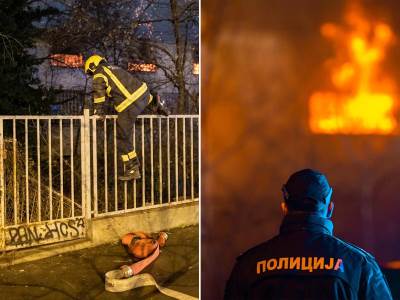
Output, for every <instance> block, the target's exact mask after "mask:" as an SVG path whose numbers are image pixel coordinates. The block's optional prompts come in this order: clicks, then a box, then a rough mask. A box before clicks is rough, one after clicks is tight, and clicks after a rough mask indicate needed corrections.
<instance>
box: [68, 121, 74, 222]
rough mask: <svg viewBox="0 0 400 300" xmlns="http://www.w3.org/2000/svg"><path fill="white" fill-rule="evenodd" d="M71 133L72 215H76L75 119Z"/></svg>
mask: <svg viewBox="0 0 400 300" xmlns="http://www.w3.org/2000/svg"><path fill="white" fill-rule="evenodd" d="M69 125H70V126H69V134H70V154H71V200H72V207H71V216H72V217H74V216H75V198H74V197H75V183H74V120H72V119H71V120H70V124H69Z"/></svg>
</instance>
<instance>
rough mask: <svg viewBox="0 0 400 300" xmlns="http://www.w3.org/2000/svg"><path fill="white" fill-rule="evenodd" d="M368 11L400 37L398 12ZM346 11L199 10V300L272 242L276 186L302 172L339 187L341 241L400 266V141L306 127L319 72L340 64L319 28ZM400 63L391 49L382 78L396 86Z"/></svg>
mask: <svg viewBox="0 0 400 300" xmlns="http://www.w3.org/2000/svg"><path fill="white" fill-rule="evenodd" d="M365 5H366V9H367V11H368V12H373V13H374V14H376V15H377V16H379V17H381V18H383V19H384V20H386V21H387V22H388V23H389V24H390V25H391V26H392V29H393V31H394V33H395V34H396V36H397V37H400V17H399V16H396V14H395V13H393V14H391V12H394V11H396V10H397V11H398V8H399V7H398V6H399V4H398V3H396V1H365ZM344 6H345V2H344V1H320V0H308V1H306V0H302V1H289V0H285V1H282V0H280V1H278V0H276V1H261V0H260V1H254V0H253V1H235V2H232V1H212V0H204V1H202V26H203V28H202V74H203V75H202V76H203V77H202V147H203V149H202V226H203V227H202V296H203V297H204V299H220V298H221V297H222V295H223V294H222V293H223V288H224V285H225V282H226V280H227V278H228V276H229V273H230V271H231V268H232V266H233V264H234V261H235V257H236V256H238V255H239V254H240V253H241V252H243V251H245V250H246V249H248V248H249V247H252V246H254V245H256V244H258V243H260V242H262V241H264V240H266V239H269V238H271V237H273V236H274V235H275V234H276V233H277V231H278V229H279V225H280V221H281V218H282V213H281V211H280V207H279V206H280V201H281V199H282V197H281V192H280V189H281V186H282V184H283V183H284V182H286V180H287V178H288V176H289V175H290V174H291V173H293V172H294V171H297V170H299V169H302V168H306V167H310V168H315V169H318V170H320V171H322V172H324V173H325V174H326V175H327V177H328V180H329V181H330V183H331V185H332V186H333V189H334V193H333V198H332V200H333V201H334V202H335V211H334V216H333V221H334V223H335V230H334V232H335V234H336V235H337V236H339V237H340V238H343V239H345V240H347V241H349V242H352V243H355V244H357V245H359V246H361V247H363V248H365V249H366V250H367V251H370V252H372V253H373V254H374V255H375V256H376V258H377V259H378V261H379V262H380V263H381V264H382V263H384V262H386V261H389V260H394V259H400V238H399V236H400V235H399V234H398V230H399V228H400V218H399V217H398V216H397V215H398V211H399V209H400V201H399V197H400V196H399V188H398V187H399V186H400V159H399V153H400V137H399V136H398V135H391V136H378V135H367V136H348V135H347V136H346V135H314V134H312V133H311V132H310V130H309V127H308V99H309V96H310V95H311V93H312V91H314V90H317V89H318V88H320V87H322V86H323V84H324V83H325V82H326V80H327V78H326V75H327V74H325V73H324V70H323V68H322V64H323V62H324V60H326V59H327V58H328V57H330V56H332V55H333V48H332V45H331V44H330V43H329V42H327V41H325V40H324V39H323V38H322V37H321V36H320V33H319V27H320V25H321V24H322V23H323V22H326V21H332V22H341V16H342V14H343V10H344ZM215 11H218V14H216V13H215ZM397 15H398V14H397ZM399 57H400V48H399V44H396V45H395V46H394V47H392V50H391V51H390V52H389V53H388V57H387V60H386V63H385V66H384V68H385V70H387V72H388V74H391V76H392V77H393V78H394V79H395V80H396V81H397V82H398V84H399V85H400V76H399V75H400V72H399V70H397V68H396V66H399ZM399 69H400V68H399ZM399 100H400V95H398V98H397V101H399ZM397 117H398V116H397ZM399 123H400V121H399Z"/></svg>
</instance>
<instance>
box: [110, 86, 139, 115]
mask: <svg viewBox="0 0 400 300" xmlns="http://www.w3.org/2000/svg"><path fill="white" fill-rule="evenodd" d="M146 91H147V85H146V84H145V83H144V82H143V84H142V85H141V86H140V88H138V89H137V90H136V91H135V92H134V93H132V95H130V96H129V97H128V98H126V99H125V100H124V101H122V103H120V104H119V105H118V106H116V107H115V110H116V111H117V112H121V111H123V110H124V109H126V108H127V107H128V106H129V105H131V104H132V103H133V102H135V101H136V100H137V99H139V98H140V97H142V96H143V94H144V93H146Z"/></svg>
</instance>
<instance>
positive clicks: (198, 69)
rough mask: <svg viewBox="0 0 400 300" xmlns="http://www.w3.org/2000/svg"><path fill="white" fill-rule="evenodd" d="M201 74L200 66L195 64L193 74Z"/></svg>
mask: <svg viewBox="0 0 400 300" xmlns="http://www.w3.org/2000/svg"><path fill="white" fill-rule="evenodd" d="M199 73H200V65H199V64H198V63H193V74H194V75H199Z"/></svg>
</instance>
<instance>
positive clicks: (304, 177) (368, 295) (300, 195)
mask: <svg viewBox="0 0 400 300" xmlns="http://www.w3.org/2000/svg"><path fill="white" fill-rule="evenodd" d="M282 191H283V197H284V202H282V204H281V206H282V210H283V213H284V218H283V222H282V225H281V227H280V232H279V234H278V235H277V236H276V237H274V238H272V239H271V240H269V241H267V242H265V243H262V244H260V245H258V246H256V247H254V248H252V249H250V250H248V251H247V252H245V253H244V254H242V255H241V256H239V257H238V258H237V261H236V264H235V266H234V268H233V271H232V274H231V276H230V278H229V280H228V283H227V285H226V289H225V299H226V300H228V299H318V300H320V299H324V300H327V299H340V300H345V299H376V300H386V299H392V296H391V293H390V290H389V287H388V285H387V282H386V280H385V278H384V276H383V274H382V272H381V270H380V269H379V266H378V264H377V263H376V261H375V259H374V257H373V256H372V255H370V254H369V253H367V252H365V251H364V250H362V249H361V248H359V247H357V246H354V245H352V244H349V243H347V242H345V241H343V240H341V239H339V238H337V237H335V236H333V234H332V231H333V223H332V221H331V220H330V218H331V216H332V212H333V202H331V196H332V188H331V187H330V186H329V183H328V181H327V179H326V177H325V176H324V175H323V174H321V173H319V172H317V171H314V170H311V169H305V170H301V171H298V172H296V173H294V174H293V175H292V176H290V178H289V180H288V181H287V183H286V184H285V185H284V186H283V188H282Z"/></svg>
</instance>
